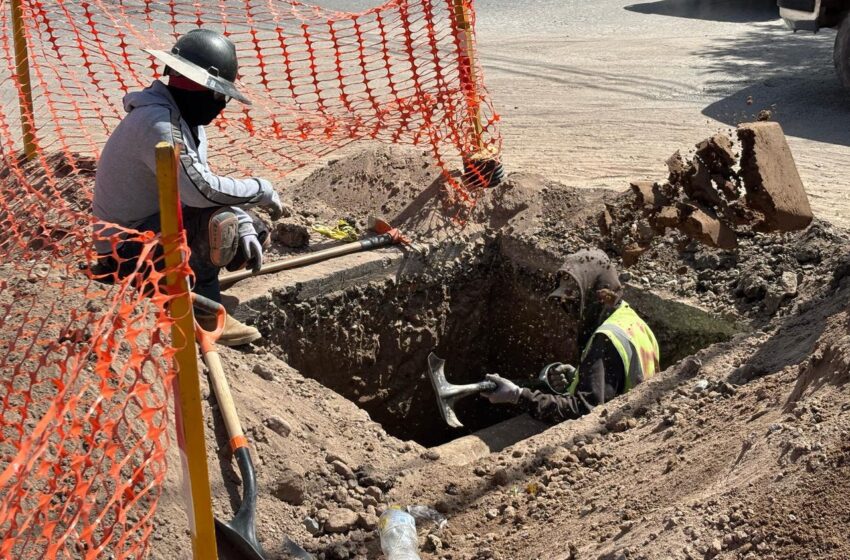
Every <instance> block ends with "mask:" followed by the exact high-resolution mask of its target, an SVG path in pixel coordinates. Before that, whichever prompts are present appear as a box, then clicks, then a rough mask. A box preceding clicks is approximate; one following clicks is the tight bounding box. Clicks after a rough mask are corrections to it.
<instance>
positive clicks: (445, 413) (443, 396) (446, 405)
mask: <svg viewBox="0 0 850 560" xmlns="http://www.w3.org/2000/svg"><path fill="white" fill-rule="evenodd" d="M445 365H446V361H445V360H443V359H442V358H439V357H437V355H436V354H434V353H433V352H431V353H430V354H428V377H429V378H430V379H431V385H432V386H433V387H434V394H435V395H436V396H437V408H438V409H439V411H440V416H442V417H443V420H445V422H446V424H448V425H449V426H451V427H452V428H462V427H463V424H461V423H460V420H458V419H457V416H456V415H455V411H454V408H453V407H454V403H455V400H456V398H457V397H450V396H447V395H449V394H450V393H451V390H450V388H451V384H450V383H449V382H448V381H446V373H445V371H444V370H443V368H444V366H445Z"/></svg>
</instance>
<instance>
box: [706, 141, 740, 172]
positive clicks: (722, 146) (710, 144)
mask: <svg viewBox="0 0 850 560" xmlns="http://www.w3.org/2000/svg"><path fill="white" fill-rule="evenodd" d="M696 147H697V156H698V157H699V158H700V159H701V160H702V161H703V162H704V163H705V164H706V165H708V167H709V169H711V170H712V171H713V172H715V173H717V172H720V171H721V170H730V171H731V168H732V166H733V165H735V164H736V163H737V162H738V158H737V157H735V151H734V150H733V149H732V140H730V139H729V137H728V136H726V135H725V134H715V135H714V136H712V137H711V138H708V139H706V140H703V141H702V142H700V143H699V144H697V146H696Z"/></svg>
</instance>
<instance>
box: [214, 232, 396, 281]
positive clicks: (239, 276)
mask: <svg viewBox="0 0 850 560" xmlns="http://www.w3.org/2000/svg"><path fill="white" fill-rule="evenodd" d="M369 221H370V225H369V229H370V230H372V231H374V232H375V233H377V234H378V235H376V236H374V237H367V238H366V239H361V240H360V241H352V242H350V243H344V244H342V245H338V246H336V247H331V248H330V249H322V250H321V251H313V252H312V253H307V254H306V255H298V256H297V257H290V258H288V259H283V260H280V261H277V262H273V263H271V264H267V265H263V267H262V268H261V269H260V270H259V272H256V273H254V272H252V271H251V270H239V271H236V272H231V273H229V274H222V275H221V276H219V279H218V280H219V282H221V285H222V286H231V285H233V284H235V283H236V282H239V281H240V280H245V279H246V278H250V277H252V276H260V275H262V274H271V273H273V272H280V271H281V270H290V269H292V268H298V267H301V266H307V265H309V264H314V263H317V262H321V261H325V260H328V259H332V258H334V257H341V256H342V255H349V254H351V253H358V252H360V251H369V250H371V249H377V248H378V247H386V246H387V245H395V244H398V243H405V244H406V243H409V241H408V240H407V239H406V238H405V237H404V236H402V235H401V233H399V231H398V229H396V228H394V227H392V226H391V225H390V224H388V223H387V222H385V221H384V220H382V219H380V218H370V220H369Z"/></svg>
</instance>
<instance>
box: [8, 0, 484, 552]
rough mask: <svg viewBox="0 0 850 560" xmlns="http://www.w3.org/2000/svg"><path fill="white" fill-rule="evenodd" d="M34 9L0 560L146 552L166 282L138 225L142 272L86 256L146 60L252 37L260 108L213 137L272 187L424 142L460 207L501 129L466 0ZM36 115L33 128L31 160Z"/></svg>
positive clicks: (12, 214) (162, 392) (11, 196)
mask: <svg viewBox="0 0 850 560" xmlns="http://www.w3.org/2000/svg"><path fill="white" fill-rule="evenodd" d="M21 9H22V12H23V22H24V26H23V35H22V37H23V38H24V39H25V42H26V45H27V49H28V52H29V74H30V81H31V84H32V91H33V104H32V106H31V108H29V109H27V108H26V106H27V105H26V103H22V100H23V99H25V96H24V91H25V88H24V84H23V83H22V78H21V77H20V75H19V72H18V68H19V67H17V66H16V59H15V48H14V42H13V39H12V36H13V33H12V27H13V25H12V17H11V14H12V6H11V4H10V2H9V1H8V0H0V49H2V56H3V63H0V189H2V192H1V193H0V327H2V328H0V372H2V375H0V430H2V434H1V435H0V558H3V559H5V558H15V559H28V558H41V557H46V558H104V557H110V558H140V557H143V556H144V555H145V553H146V551H147V550H148V547H149V544H148V540H149V536H150V534H151V531H152V527H153V525H152V519H153V516H154V514H155V511H156V502H157V499H158V497H159V495H160V491H161V483H162V480H163V477H164V473H165V468H166V465H165V453H166V449H167V445H168V439H169V438H168V432H167V426H168V422H169V418H168V412H167V404H168V400H169V399H170V398H171V394H172V393H171V381H172V379H173V371H172V357H173V354H174V352H175V350H174V348H172V347H171V346H170V344H169V338H168V335H167V333H169V332H170V326H171V322H170V319H169V318H168V317H167V315H166V314H165V312H164V309H165V307H166V304H167V302H168V300H169V298H170V297H174V295H173V294H172V295H169V294H168V293H166V292H165V290H164V288H162V287H161V280H162V278H163V276H164V274H166V273H167V272H169V271H167V270H162V268H163V267H162V266H160V265H161V264H162V263H159V262H157V261H159V260H161V259H162V257H161V256H158V253H157V247H158V242H159V239H158V238H157V237H156V236H154V235H153V234H146V233H138V232H125V233H126V234H127V235H129V236H130V238H129V240H135V241H138V242H139V243H140V244H141V247H142V254H141V257H140V258H139V259H138V261H137V262H136V261H134V262H136V264H135V269H134V272H133V273H131V274H130V275H129V276H126V277H124V278H120V279H119V278H117V277H116V278H107V280H112V282H111V283H105V282H103V281H102V280H105V279H104V278H95V277H93V273H92V272H90V270H89V269H84V268H80V267H79V266H78V264H79V263H92V262H94V261H95V255H94V254H93V249H92V243H93V239H92V235H93V234H92V233H91V230H92V225H93V219H92V217H91V214H90V203H91V191H92V185H93V180H94V169H95V161H96V159H97V157H98V154H99V152H100V149H101V147H102V146H103V143H104V142H105V141H106V138H107V137H108V135H109V133H110V131H111V130H112V129H113V128H114V127H115V126H116V125H117V123H118V122H119V120H120V119H121V117H122V115H123V113H124V111H123V108H122V104H121V98H122V96H123V95H124V94H125V93H127V92H129V91H132V90H137V89H141V88H143V87H146V86H148V85H149V84H150V83H151V81H152V80H153V79H155V77H156V76H157V75H158V73H160V72H161V71H162V67H161V65H159V64H156V63H155V62H154V60H153V58H152V57H151V56H149V55H147V54H146V53H144V52H143V50H142V49H143V48H158V49H165V50H168V49H169V48H170V46H171V44H173V42H174V40H175V39H176V38H177V37H178V36H180V35H182V34H183V33H185V32H187V31H189V30H190V29H192V28H195V27H198V26H207V27H211V28H213V29H216V30H219V31H222V32H224V33H225V34H226V35H228V36H229V38H230V39H231V40H232V41H233V42H234V43H235V44H236V46H237V50H238V53H239V58H240V65H241V67H240V87H241V88H242V89H243V90H244V91H245V92H246V93H247V95H248V96H249V97H251V98H252V100H253V101H254V105H253V106H251V107H246V106H241V105H239V104H236V103H231V104H230V105H229V106H228V109H227V110H226V112H225V114H224V118H220V119H219V120H217V121H216V122H215V123H214V124H213V125H212V126H211V127H209V128H210V129H211V130H210V132H211V134H210V146H211V153H212V154H213V155H212V158H211V159H212V164H213V165H214V166H215V168H216V171H217V172H218V173H219V174H221V175H226V174H234V175H241V176H265V177H267V178H269V179H271V180H272V181H274V180H275V179H280V178H282V177H283V176H284V175H286V174H287V173H289V172H291V171H292V170H294V169H297V168H299V167H301V166H304V165H305V164H308V163H312V162H314V161H315V160H316V159H317V158H318V157H319V156H323V155H326V154H328V153H330V152H332V151H334V150H336V149H338V148H340V147H342V146H345V145H347V144H349V143H351V142H354V141H357V140H377V141H381V142H389V143H400V144H409V145H416V146H421V147H427V149H429V150H430V151H431V153H432V154H433V156H434V159H435V160H436V162H437V163H438V164H439V165H440V166H441V167H442V168H443V170H444V171H445V175H446V179H447V184H448V185H449V186H450V188H452V189H454V190H455V192H456V193H457V195H458V197H457V198H458V199H459V200H467V201H472V199H473V198H474V197H472V196H471V195H470V191H469V188H468V186H466V185H468V184H469V182H467V183H464V182H462V181H460V180H459V179H458V175H457V173H454V170H456V169H459V168H461V165H462V160H468V159H469V157H470V156H472V155H473V154H476V153H479V154H480V153H484V154H494V153H498V151H499V148H500V145H499V144H500V139H499V136H498V132H497V130H496V122H497V120H498V118H497V116H496V114H495V113H494V111H493V110H492V107H491V105H490V103H489V101H488V99H487V98H486V96H484V87H483V84H482V83H481V76H482V74H481V71H480V68H477V67H476V66H474V64H475V63H474V62H473V63H472V64H473V65H470V58H469V53H470V50H469V48H468V44H467V39H469V40H472V37H471V36H470V37H467V36H466V34H467V33H471V28H469V27H468V26H467V25H466V24H465V17H468V18H469V20H470V21H469V23H473V22H472V21H471V20H472V19H473V18H474V14H473V11H472V6H471V2H469V1H468V0H465V1H464V2H463V3H461V4H459V5H458V3H457V2H456V1H455V0H416V1H410V2H407V1H404V0H394V1H391V2H389V3H387V4H385V5H382V6H380V7H376V8H374V9H371V10H368V11H366V12H363V13H359V14H346V13H335V12H330V11H327V10H323V9H319V8H315V7H311V6H307V5H303V4H299V3H298V2H294V1H282V0H247V1H245V0H243V1H241V2H239V1H235V0H233V1H231V0H217V1H203V2H201V1H198V0H168V1H165V2H163V1H159V0H130V1H125V0H91V1H81V0H68V1H65V0H47V1H38V0H21ZM461 15H465V17H460V16H461ZM21 107H25V108H24V109H21ZM476 118H479V119H480V126H476V122H475V121H476ZM22 120H23V121H24V122H26V123H28V124H29V125H30V126H31V128H32V130H33V133H34V134H33V136H34V139H35V154H34V157H33V158H32V159H30V160H27V159H26V158H24V157H23V151H22V146H23V137H22V136H23V135H22V132H21V122H22ZM139 149H150V150H153V149H154V147H153V146H139ZM472 183H475V181H474V178H473V181H472ZM117 243H118V241H117V240H114V239H113V240H112V244H113V256H114V257H115V258H116V259H117V257H118V254H117V253H116V252H115V249H116V247H117ZM180 245H181V247H182V248H181V250H184V251H185V250H187V249H186V246H185V240H182V242H181V243H180ZM119 260H120V259H119ZM131 264H132V263H131ZM182 272H184V273H189V271H188V269H184V270H183V271H182Z"/></svg>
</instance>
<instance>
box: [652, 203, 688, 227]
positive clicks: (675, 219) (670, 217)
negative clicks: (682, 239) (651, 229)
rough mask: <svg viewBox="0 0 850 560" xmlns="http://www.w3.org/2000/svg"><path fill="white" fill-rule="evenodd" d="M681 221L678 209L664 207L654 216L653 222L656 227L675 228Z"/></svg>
mask: <svg viewBox="0 0 850 560" xmlns="http://www.w3.org/2000/svg"><path fill="white" fill-rule="evenodd" d="M681 219H682V218H681V215H680V213H679V209H678V208H676V207H675V206H665V207H664V208H662V209H661V211H660V212H658V214H656V215H655V217H654V218H653V222H654V223H655V226H656V227H659V228H668V227H677V226H678V225H679V222H680V221H681Z"/></svg>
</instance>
